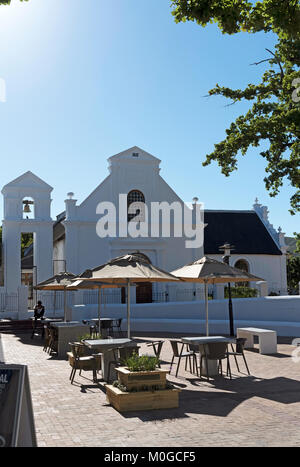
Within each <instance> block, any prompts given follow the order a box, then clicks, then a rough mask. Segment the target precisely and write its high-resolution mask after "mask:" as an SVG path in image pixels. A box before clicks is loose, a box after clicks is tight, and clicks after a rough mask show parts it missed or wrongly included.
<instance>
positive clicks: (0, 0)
mask: <svg viewBox="0 0 300 467" xmlns="http://www.w3.org/2000/svg"><path fill="white" fill-rule="evenodd" d="M20 2H28V0H20ZM10 3H11V0H0V5H10Z"/></svg>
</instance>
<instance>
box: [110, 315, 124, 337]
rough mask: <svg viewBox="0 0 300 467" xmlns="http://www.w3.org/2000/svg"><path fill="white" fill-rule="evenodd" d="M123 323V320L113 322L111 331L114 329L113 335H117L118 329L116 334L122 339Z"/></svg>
mask: <svg viewBox="0 0 300 467" xmlns="http://www.w3.org/2000/svg"><path fill="white" fill-rule="evenodd" d="M122 321H123V319H122V318H118V319H114V320H113V322H112V326H111V329H112V332H113V334H114V333H115V331H114V330H115V329H116V332H117V333H118V335H119V336H120V337H122V336H123V331H122V329H121V326H122Z"/></svg>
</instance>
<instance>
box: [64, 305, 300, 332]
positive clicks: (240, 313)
mask: <svg viewBox="0 0 300 467" xmlns="http://www.w3.org/2000/svg"><path fill="white" fill-rule="evenodd" d="M101 313H102V316H103V317H104V316H106V317H113V318H119V317H120V318H121V317H122V318H124V321H123V328H124V329H125V328H126V305H105V306H103V307H102V311H101ZM233 315H234V321H235V327H245V326H251V327H252V326H254V327H259V328H263V329H273V330H276V331H277V334H278V335H279V336H295V337H300V296H284V297H283V296H282V297H264V298H244V299H234V300H233ZM96 317H97V305H77V306H74V307H73V315H72V319H73V320H76V321H77V320H78V321H80V320H82V319H91V318H96ZM131 318H132V320H131V328H132V330H133V332H151V331H152V332H154V331H156V332H174V333H175V332H176V333H180V334H181V335H184V333H192V334H194V335H198V334H205V305H204V301H195V302H176V303H155V304H154V303H151V304H148V303H145V304H134V305H132V306H131ZM209 324H210V333H211V334H229V322H228V300H210V301H209Z"/></svg>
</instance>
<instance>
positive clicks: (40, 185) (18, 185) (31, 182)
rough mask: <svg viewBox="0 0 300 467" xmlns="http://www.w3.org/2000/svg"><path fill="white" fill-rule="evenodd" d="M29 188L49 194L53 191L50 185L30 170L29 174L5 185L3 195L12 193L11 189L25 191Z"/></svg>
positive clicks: (26, 173)
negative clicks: (7, 192)
mask: <svg viewBox="0 0 300 467" xmlns="http://www.w3.org/2000/svg"><path fill="white" fill-rule="evenodd" d="M27 188H30V189H34V190H36V189H38V190H43V191H48V192H50V191H52V190H53V188H52V187H51V186H50V185H48V183H46V182H44V180H42V179H41V178H39V177H38V176H37V175H35V174H34V173H32V172H31V171H30V170H29V171H28V172H25V173H24V174H23V175H20V177H18V178H16V179H14V180H12V181H11V182H10V183H8V184H7V185H5V186H4V187H3V189H2V193H5V192H6V191H10V190H11V189H14V190H18V189H20V190H24V189H27Z"/></svg>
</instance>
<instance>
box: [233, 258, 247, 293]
mask: <svg viewBox="0 0 300 467" xmlns="http://www.w3.org/2000/svg"><path fill="white" fill-rule="evenodd" d="M234 267H235V268H238V269H241V270H242V271H245V272H250V271H249V269H250V268H249V264H248V262H247V261H246V260H245V259H239V260H238V261H237V262H236V263H235V265H234ZM236 285H237V286H238V287H243V286H244V287H249V282H237V283H236Z"/></svg>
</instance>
